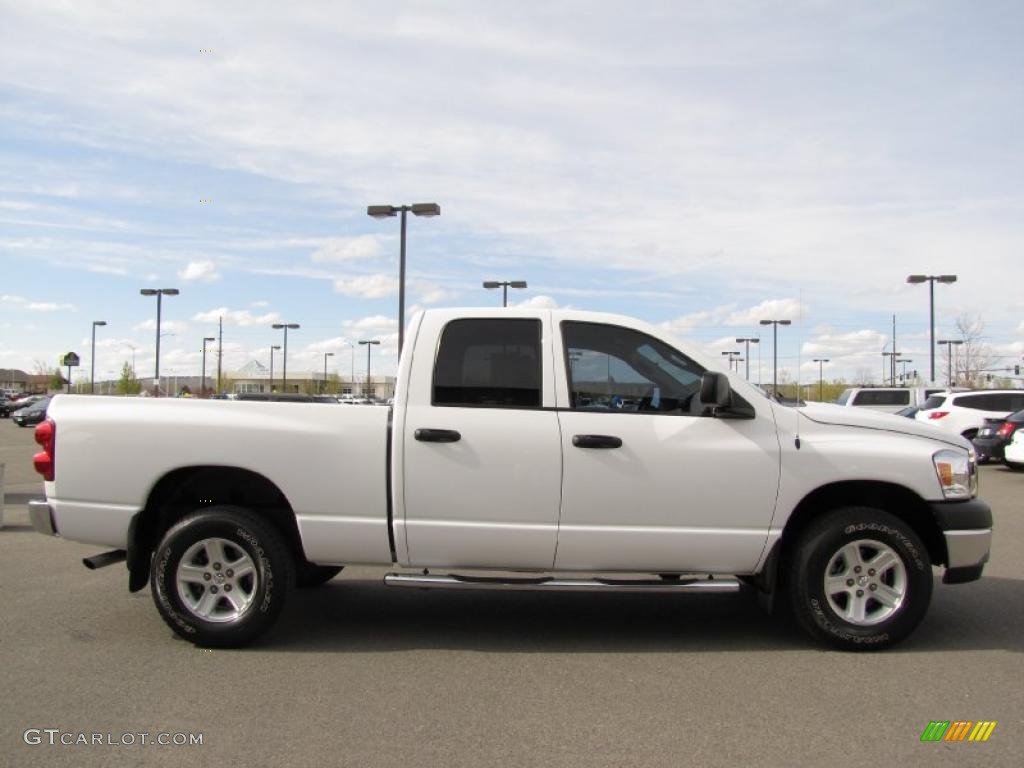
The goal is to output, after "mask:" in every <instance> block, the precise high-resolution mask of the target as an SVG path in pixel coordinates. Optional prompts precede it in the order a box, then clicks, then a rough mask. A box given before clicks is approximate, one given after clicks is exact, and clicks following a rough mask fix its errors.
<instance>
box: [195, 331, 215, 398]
mask: <svg viewBox="0 0 1024 768" xmlns="http://www.w3.org/2000/svg"><path fill="white" fill-rule="evenodd" d="M216 340H217V339H215V338H214V337H213V336H204V337H203V377H202V378H201V379H200V380H199V396H200V397H206V343H207V342H208V341H216Z"/></svg>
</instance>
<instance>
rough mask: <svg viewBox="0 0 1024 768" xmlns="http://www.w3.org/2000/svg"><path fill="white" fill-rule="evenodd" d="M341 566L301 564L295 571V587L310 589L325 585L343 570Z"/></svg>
mask: <svg viewBox="0 0 1024 768" xmlns="http://www.w3.org/2000/svg"><path fill="white" fill-rule="evenodd" d="M344 567H345V566H343V565H313V564H312V563H303V564H301V565H299V566H298V567H297V568H296V569H295V586H296V587H297V588H298V589H312V588H313V587H319V586H322V585H324V584H326V583H327V582H328V581H330V580H331V579H333V578H334V577H335V576H337V575H338V574H339V573H341V569H342V568H344Z"/></svg>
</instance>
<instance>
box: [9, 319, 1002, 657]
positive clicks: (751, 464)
mask: <svg viewBox="0 0 1024 768" xmlns="http://www.w3.org/2000/svg"><path fill="white" fill-rule="evenodd" d="M408 329H409V333H408V336H407V337H406V343H405V346H404V349H403V352H402V359H401V361H400V362H399V365H398V371H399V375H398V381H397V383H396V386H397V396H396V398H395V400H396V403H397V404H396V405H395V406H394V407H392V408H386V407H375V408H303V407H299V406H292V407H291V408H285V407H284V406H277V405H273V404H270V403H266V402H245V401H241V402H236V403H230V404H228V403H221V402H217V401H210V400H179V399H175V398H160V399H157V398H150V399H148V400H143V399H141V398H139V399H132V400H125V399H121V398H104V397H88V396H74V395H61V396H58V397H55V398H54V400H53V403H52V404H51V406H50V414H49V417H48V418H47V420H46V421H44V422H43V423H42V424H40V425H39V426H38V427H37V428H36V441H37V442H38V443H39V444H40V445H41V446H42V450H41V451H40V452H39V453H37V454H36V456H35V457H34V464H35V468H36V470H37V471H38V472H39V473H40V474H42V476H43V479H44V480H45V484H44V489H45V492H46V499H45V500H40V501H33V502H31V503H30V504H29V515H30V518H31V520H32V524H33V526H34V527H35V528H36V530H38V531H40V532H42V533H45V534H48V535H60V536H61V537H63V538H65V539H68V540H72V541H84V542H88V543H91V544H95V545H100V546H105V547H108V548H112V551H110V552H106V553H104V554H99V555H96V556H94V557H92V558H87V564H91V565H92V566H93V567H98V566H100V565H109V564H110V563H113V562H122V561H124V560H127V565H128V569H127V570H128V577H129V578H128V586H129V589H130V590H132V591H137V590H139V589H142V588H143V587H144V586H146V585H147V584H149V585H150V589H151V591H152V595H153V601H154V604H155V607H156V610H157V611H158V612H159V614H160V616H161V617H162V618H163V620H164V621H165V622H166V623H167V625H168V626H169V627H170V628H171V629H172V630H173V631H174V632H176V633H177V634H179V635H180V636H181V637H183V638H185V639H186V640H187V641H189V642H192V643H196V644H198V645H202V646H218V647H230V646H238V645H244V644H246V643H248V642H250V641H252V640H253V639H255V638H256V637H257V636H258V635H260V634H261V633H262V632H265V631H266V630H268V629H269V628H270V627H271V626H272V625H273V624H274V622H275V621H277V619H278V618H279V616H281V615H282V614H281V612H282V609H283V608H284V605H285V603H286V602H287V600H288V596H289V593H290V592H291V589H292V587H293V585H297V586H314V585H316V584H322V583H324V582H325V581H327V580H329V579H330V578H332V577H333V576H334V575H335V574H337V573H338V571H339V570H340V569H341V568H342V567H343V566H344V565H346V564H350V563H359V564H378V565H393V566H396V567H398V568H401V569H402V570H401V571H399V572H393V573H389V574H387V576H385V578H384V583H385V584H386V585H388V586H389V587H405V588H413V589H416V590H419V589H430V588H435V589H482V588H487V587H490V588H494V589H516V590H538V591H549V592H550V591H553V590H559V589H562V590H585V591H588V592H604V593H614V592H633V593H643V592H656V593H666V592H667V593H675V594H683V593H709V592H736V591H738V590H739V589H740V585H741V583H747V584H749V585H750V586H751V588H752V589H753V590H756V591H757V592H759V593H760V595H761V596H762V597H763V598H764V602H765V603H772V602H773V601H776V600H777V601H778V603H779V604H780V605H781V604H782V603H783V602H784V603H785V604H786V607H787V613H790V614H792V615H795V616H796V618H797V620H798V621H799V623H800V625H801V626H802V627H803V628H804V629H805V630H806V631H807V632H808V633H809V634H810V635H811V636H813V637H814V638H816V639H817V640H819V641H821V642H824V643H828V644H831V645H834V646H837V647H840V648H843V649H847V650H866V649H879V648H884V647H886V646H889V645H892V644H893V643H896V642H898V641H900V640H901V639H903V638H905V637H906V636H907V635H909V634H910V633H911V631H912V630H913V629H914V627H916V626H917V625H918V624H919V623H920V622H921V620H922V619H923V618H924V616H925V614H926V612H927V609H928V605H929V603H930V600H931V595H932V589H933V583H934V574H933V565H941V566H944V567H945V570H944V573H943V576H942V580H943V582H944V583H947V584H955V583H961V582H967V581H974V580H976V579H979V578H980V577H981V575H982V571H983V569H984V566H985V563H986V562H987V561H988V555H989V549H990V546H991V538H992V512H991V509H990V508H989V506H988V505H987V504H986V503H985V502H984V501H982V500H981V499H979V498H978V497H977V479H978V478H977V468H976V466H975V459H974V449H973V448H972V447H971V445H970V443H969V442H967V441H966V440H964V439H962V438H961V437H960V436H958V435H952V434H947V433H943V432H942V431H941V430H937V429H934V428H932V427H929V426H927V425H925V424H918V423H917V422H916V421H911V420H909V419H894V418H893V417H892V416H891V415H889V414H882V413H872V412H871V411H867V410H865V409H858V408H840V407H837V406H835V405H831V404H827V405H826V404H807V405H805V406H796V405H795V406H792V407H787V406H783V405H780V404H778V403H776V402H773V401H772V400H771V399H769V398H767V397H765V396H763V395H762V394H761V393H760V392H759V391H758V390H757V389H755V388H754V387H752V386H751V385H750V384H748V382H747V381H746V380H745V379H744V378H743V376H742V374H739V373H734V372H731V371H723V370H721V368H720V367H719V366H720V365H721V362H720V361H719V360H710V359H707V358H705V357H704V356H703V355H701V354H700V352H699V351H696V350H692V351H687V350H686V349H685V348H683V347H679V346H677V345H676V344H675V343H674V342H673V341H671V340H670V339H669V338H668V337H667V336H665V335H664V332H663V330H661V329H659V328H658V327H656V326H652V325H649V324H646V323H643V322H641V321H638V320H632V319H629V318H626V317H621V316H617V315H605V314H598V313H592V312H582V311H576V310H541V309H472V310H466V309H462V310H456V309H448V310H444V309H438V310H429V311H427V312H421V313H417V314H416V316H415V317H414V318H413V319H412V321H411V322H410V323H409V325H408ZM609 371H611V372H612V374H613V375H614V377H613V376H611V375H609V374H608V372H609ZM622 372H628V374H626V375H623V373H622ZM603 395H611V396H612V397H621V398H622V399H624V400H625V399H629V400H633V401H634V402H635V407H634V408H633V410H630V411H626V410H616V409H611V410H608V409H602V410H592V409H589V408H587V407H586V406H583V405H582V403H584V402H587V401H589V402H593V401H594V399H595V398H597V397H599V396H603ZM285 410H288V411H290V413H289V414H288V418H282V416H283V413H282V411H285ZM738 479H739V480H738ZM478 570H486V571H490V572H491V574H492V575H490V576H488V577H481V576H480V575H479V573H474V571H478ZM573 571H575V572H576V573H577V574H578V575H577V576H575V577H567V576H566V575H565V574H566V572H573ZM509 572H513V573H514V575H512V576H509V575H508V574H509ZM594 574H598V575H597V576H595V575H594ZM623 574H626V575H627V576H628V578H627V577H624V576H623ZM111 581H112V580H111ZM51 585H52V588H53V589H61V588H72V586H73V585H72V584H70V583H62V580H61V579H60V578H55V579H53V580H52V581H51ZM342 597H343V595H342ZM83 620H92V619H83ZM940 620H941V619H940Z"/></svg>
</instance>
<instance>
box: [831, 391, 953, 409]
mask: <svg viewBox="0 0 1024 768" xmlns="http://www.w3.org/2000/svg"><path fill="white" fill-rule="evenodd" d="M943 391H945V389H944V388H943V387H851V388H850V389H844V390H843V392H842V394H840V395H839V397H837V398H836V405H845V406H850V407H854V408H871V409H872V410H875V411H885V412H886V413H896V412H897V411H900V410H902V409H905V408H907V407H909V406H918V407H920V406H921V405H923V404H924V402H925V400H927V399H928V397H929V396H930V395H933V394H935V393H936V392H943Z"/></svg>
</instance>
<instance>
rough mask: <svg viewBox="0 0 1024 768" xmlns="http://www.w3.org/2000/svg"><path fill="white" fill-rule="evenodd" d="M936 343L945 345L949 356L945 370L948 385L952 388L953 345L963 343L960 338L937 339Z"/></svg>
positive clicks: (956, 345)
mask: <svg viewBox="0 0 1024 768" xmlns="http://www.w3.org/2000/svg"><path fill="white" fill-rule="evenodd" d="M938 344H939V346H944V347H946V354H947V355H948V356H949V357H948V365H947V366H946V369H947V371H948V373H949V386H950V388H952V386H953V347H958V346H960V345H961V344H963V341H962V340H960V339H939V341H938Z"/></svg>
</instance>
